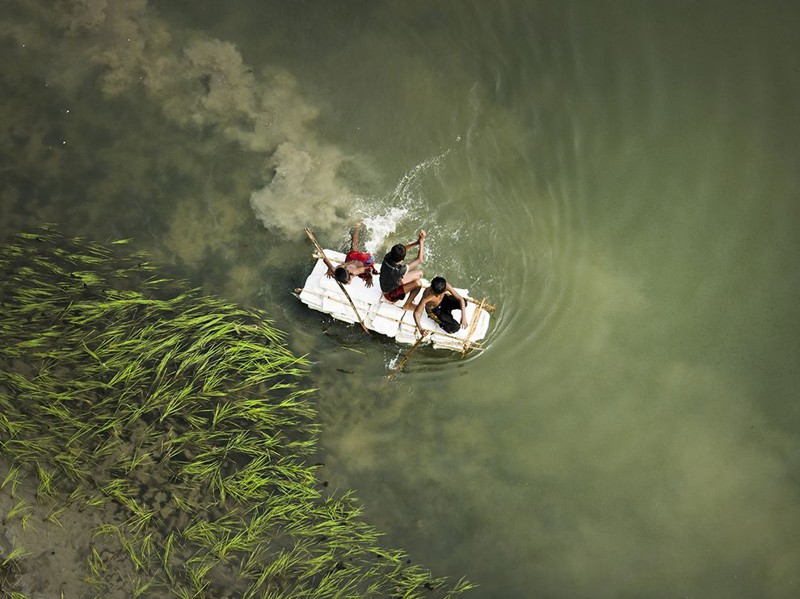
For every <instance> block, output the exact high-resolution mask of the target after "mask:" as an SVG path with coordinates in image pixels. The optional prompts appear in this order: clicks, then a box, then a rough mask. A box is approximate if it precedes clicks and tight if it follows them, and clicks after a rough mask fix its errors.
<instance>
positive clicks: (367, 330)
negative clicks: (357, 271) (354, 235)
mask: <svg viewBox="0 0 800 599" xmlns="http://www.w3.org/2000/svg"><path fill="white" fill-rule="evenodd" d="M303 230H304V231H305V232H306V235H307V236H308V238H309V239H310V240H311V243H313V244H314V246H315V247H316V248H317V251H318V252H319V253H320V255H321V256H324V255H325V250H323V249H322V246H321V245H320V244H319V242H318V241H317V238H316V237H314V234H313V233H312V232H311V229H309V228H308V227H306V228H305V229H303ZM331 275H333V273H331ZM333 280H334V281H336V284H337V285H339V289H341V290H342V292H343V293H344V295H345V297H347V301H348V302H350V305H351V306H352V308H353V312H355V313H356V318H358V324H360V325H361V328H362V329H364V332H365V333H366V334H367V335H369V334H370V333H369V329H367V327H366V325H365V324H364V321H363V320H361V315H360V314H359V313H358V309H357V308H356V305H355V304H354V303H353V299H352V298H351V297H350V294H349V293H347V289H345V288H344V285H342V284H341V283H340V282H339V280H338V279H337V278H336V277H333Z"/></svg>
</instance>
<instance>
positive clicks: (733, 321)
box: [0, 1, 800, 598]
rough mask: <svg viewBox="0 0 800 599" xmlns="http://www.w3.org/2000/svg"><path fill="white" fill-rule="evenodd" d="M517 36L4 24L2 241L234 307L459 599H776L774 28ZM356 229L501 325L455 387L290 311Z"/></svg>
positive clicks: (351, 475)
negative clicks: (119, 262) (466, 580)
mask: <svg viewBox="0 0 800 599" xmlns="http://www.w3.org/2000/svg"><path fill="white" fill-rule="evenodd" d="M527 4H529V3H525V2H501V3H493V4H492V5H491V6H489V5H487V4H485V3H478V2H473V3H469V2H460V3H458V4H456V3H449V2H441V3H436V4H435V5H431V4H430V3H423V2H402V3H400V2H395V3H389V4H386V3H384V4H380V5H373V4H370V3H347V4H346V5H342V6H338V5H337V6H336V7H333V6H331V7H325V8H323V7H321V6H319V5H318V4H317V3H311V2H293V3H271V2H268V3H264V2H248V3H246V6H244V5H242V6H240V7H239V8H237V10H236V11H232V10H229V9H227V8H224V7H222V6H221V5H219V4H218V3H212V2H193V3H186V2H174V3H170V4H169V6H160V5H159V6H156V5H153V6H149V7H148V6H144V5H143V4H142V3H141V2H114V3H106V2H103V1H96V2H90V1H83V2H77V1H76V2H70V3H66V4H65V5H63V6H66V7H67V8H66V9H65V10H63V11H62V10H52V9H51V7H50V5H49V4H48V3H45V2H30V1H27V2H22V1H14V2H11V3H10V4H8V5H7V6H5V7H4V8H3V9H2V10H0V47H2V49H3V53H4V56H5V57H6V60H5V61H4V62H3V66H2V68H1V70H0V78H2V83H3V88H4V90H5V91H4V97H3V100H2V102H0V114H2V117H3V118H2V122H3V126H4V129H5V130H4V135H3V141H2V143H0V157H2V166H1V167H0V168H2V175H1V176H2V188H1V189H0V194H2V196H0V197H1V198H2V199H1V200H0V222H1V223H2V225H0V227H1V228H0V236H2V237H3V238H5V237H7V236H8V235H9V234H10V233H11V232H15V231H18V230H21V229H26V228H29V227H31V226H33V225H35V224H38V223H39V222H41V221H51V222H58V223H61V224H62V226H63V227H64V228H65V229H67V231H68V232H70V233H72V232H80V233H86V234H89V235H91V236H94V237H97V238H106V237H109V236H131V237H134V238H135V240H136V241H135V243H136V244H138V246H139V247H143V248H146V249H148V250H149V251H151V252H153V253H155V254H156V255H157V256H158V257H159V259H161V260H163V261H164V262H166V263H168V264H170V265H173V266H174V268H175V271H176V272H177V273H180V274H181V275H182V276H188V277H190V278H191V279H192V280H193V281H194V282H196V283H197V284H202V285H203V286H204V287H205V288H206V289H207V290H209V291H213V292H216V293H221V294H223V295H225V296H226V297H228V298H231V299H235V300H238V301H243V302H246V303H254V304H258V305H261V306H263V307H266V308H267V309H268V310H269V311H270V312H271V313H273V314H274V315H275V318H276V319H277V320H278V322H279V323H280V324H281V326H283V327H284V328H285V329H287V330H288V331H289V332H290V334H291V338H292V344H293V349H294V350H295V351H297V352H299V353H308V354H309V355H310V357H311V359H312V361H313V362H314V363H315V367H314V380H313V384H314V386H316V387H318V388H319V389H320V391H319V406H320V411H321V416H322V418H323V421H324V427H325V429H324V433H323V436H322V439H321V444H322V448H323V454H324V455H323V456H321V458H320V461H323V462H325V464H326V466H325V467H324V469H323V470H324V471H325V476H327V477H328V479H329V481H330V484H331V486H332V487H334V488H341V489H345V488H354V489H356V490H357V495H358V496H359V497H360V499H361V500H362V501H363V502H364V503H365V504H366V506H367V510H366V513H367V516H368V517H369V518H370V520H371V521H372V522H373V523H375V524H376V525H377V526H378V527H380V528H382V529H383V530H386V531H387V532H388V539H387V542H389V543H392V544H395V545H400V546H404V547H406V548H408V549H409V550H410V551H411V552H412V555H413V556H414V558H415V559H417V560H419V561H420V562H422V563H425V564H426V565H428V566H430V567H431V568H433V569H434V571H436V573H437V574H443V575H451V576H460V575H462V574H466V575H468V576H469V577H470V578H472V579H474V580H476V581H477V582H479V583H480V584H481V588H480V589H479V590H477V591H475V592H474V593H473V595H474V596H476V597H520V598H522V597H531V596H537V597H538V596H541V597H570V598H573V597H598V596H600V597H642V596H647V597H661V596H664V597H674V596H682V595H687V596H697V597H731V596H738V597H793V596H796V595H797V593H798V587H800V575H798V572H797V566H796V564H798V563H800V548H798V544H797V542H796V539H797V538H798V537H800V507H799V506H800V502H799V501H798V499H800V498H799V497H798V483H800V479H799V478H798V476H797V472H798V466H800V444H798V441H797V438H798V436H797V432H798V429H800V408H798V405H797V402H796V401H794V399H795V398H796V395H797V389H798V381H800V378H799V376H798V372H797V368H796V363H797V356H798V349H800V348H798V335H797V327H798V316H800V314H798V307H797V302H796V297H797V295H798V270H797V264H800V251H799V249H800V248H798V239H800V235H798V233H799V232H800V231H798V229H800V226H798V225H799V224H800V223H798V219H797V216H796V210H795V209H794V203H795V198H796V197H797V195H798V191H800V190H799V189H798V183H797V179H796V176H795V173H794V170H795V169H794V157H795V156H796V155H797V152H798V146H797V144H798V142H797V140H798V139H800V135H798V134H800V117H798V114H797V111H796V105H797V100H798V96H799V95H800V93H799V92H800V81H799V80H798V79H799V78H798V74H797V72H796V69H795V68H794V67H793V66H792V63H791V60H790V58H789V57H792V56H795V55H797V53H798V47H797V45H798V44H797V41H796V36H795V32H796V30H797V26H798V24H800V23H798V21H799V20H800V19H799V18H798V14H797V11H796V10H794V9H792V8H791V7H788V5H787V7H773V8H772V10H762V9H761V8H758V7H755V6H751V5H750V3H745V2H733V3H725V4H724V5H721V4H720V5H719V6H718V5H717V4H718V3H715V2H711V1H707V2H701V3H695V4H693V5H692V6H683V5H666V6H660V5H657V4H656V3H639V4H636V5H635V6H623V5H618V6H613V7H612V6H608V5H603V6H601V5H597V4H596V3H588V2H572V3H567V4H551V5H547V6H538V7H532V6H527ZM722 8H724V11H723V10H721V9H722ZM360 219H364V220H366V221H367V223H368V224H369V225H370V226H371V233H372V239H371V243H372V244H373V249H374V250H375V252H376V253H379V252H380V248H381V245H382V243H381V241H383V243H384V244H385V243H388V242H389V241H390V240H391V241H392V242H393V241H394V240H396V239H397V238H399V239H405V238H407V239H412V238H413V236H414V234H415V232H416V230H417V229H419V228H425V229H426V230H427V231H428V233H429V240H430V250H431V252H430V258H429V260H428V261H427V264H426V273H427V274H428V275H434V274H444V275H445V276H447V277H448V278H449V279H452V280H453V281H454V282H457V283H458V284H459V285H463V286H465V287H468V288H469V289H470V291H471V292H472V294H473V295H477V296H483V295H487V296H488V297H489V298H490V300H491V301H492V303H494V304H495V305H497V306H498V307H499V310H498V312H497V313H496V315H495V318H494V321H493V327H492V334H491V336H490V338H489V339H488V343H487V344H486V345H487V349H486V350H485V351H484V352H483V353H482V354H481V355H478V356H473V357H471V358H469V359H468V360H466V361H461V362H459V361H457V360H456V359H455V358H454V357H453V356H451V355H444V356H443V355H442V354H440V353H437V352H433V351H430V350H421V351H419V352H417V353H416V354H415V355H414V358H413V360H412V361H411V362H410V363H409V366H408V368H407V372H406V373H405V374H403V375H402V376H400V377H397V378H396V379H394V380H387V379H386V377H385V373H386V365H387V364H388V363H390V362H391V360H393V359H396V357H397V355H398V351H399V350H398V348H397V347H396V346H394V345H393V344H391V343H390V342H389V341H388V340H384V339H378V338H368V337H366V336H365V335H363V334H362V333H361V332H360V330H358V329H356V328H354V327H351V328H348V327H344V326H343V325H341V324H340V323H334V322H331V321H329V320H326V318H325V316H324V315H321V314H317V313H313V312H311V311H309V310H307V309H305V308H304V307H303V306H301V305H299V302H297V301H296V300H295V299H294V298H293V297H292V296H291V295H290V293H289V291H290V290H291V289H293V288H294V287H296V286H297V285H298V284H300V283H301V282H302V280H303V278H304V276H305V274H306V271H307V269H308V268H309V267H310V263H311V260H310V255H309V253H310V249H309V247H308V245H307V244H306V243H305V241H304V240H303V239H302V236H301V228H302V227H303V226H311V227H312V228H314V229H316V230H317V231H318V233H319V234H320V236H321V238H322V239H324V240H325V242H326V243H325V244H326V245H329V246H335V247H343V246H344V245H345V244H346V243H347V224H348V223H350V222H352V221H354V220H360ZM393 220H394V222H392V221H393ZM399 239H398V240H399Z"/></svg>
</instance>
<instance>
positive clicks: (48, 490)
mask: <svg viewBox="0 0 800 599" xmlns="http://www.w3.org/2000/svg"><path fill="white" fill-rule="evenodd" d="M36 471H37V473H38V474H39V486H38V487H37V488H36V496H37V497H52V496H53V495H54V494H55V489H54V488H53V473H52V472H49V471H48V470H46V469H45V468H43V467H42V466H41V464H39V463H37V464H36Z"/></svg>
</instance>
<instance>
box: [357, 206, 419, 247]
mask: <svg viewBox="0 0 800 599" xmlns="http://www.w3.org/2000/svg"><path fill="white" fill-rule="evenodd" d="M406 216H408V208H403V207H398V206H393V207H391V208H388V209H387V210H386V211H384V212H382V213H378V214H375V213H373V214H371V215H370V216H368V217H365V218H364V226H365V227H366V228H367V231H369V238H368V239H365V240H364V246H365V247H366V249H367V251H368V252H370V253H371V254H373V255H377V254H378V253H379V252H380V251H381V250H384V251H385V249H386V243H385V242H386V239H387V238H388V237H389V235H391V234H393V233H394V232H395V231H396V230H397V223H399V222H400V221H402V220H403V219H404V218H405V217H406Z"/></svg>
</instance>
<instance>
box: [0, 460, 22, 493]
mask: <svg viewBox="0 0 800 599" xmlns="http://www.w3.org/2000/svg"><path fill="white" fill-rule="evenodd" d="M20 477H21V475H20V470H19V466H17V465H16V464H13V465H12V466H11V467H10V468H9V469H8V472H6V475H5V477H4V478H3V481H2V482H0V490H2V489H5V488H6V486H7V485H11V496H12V497H15V496H16V491H17V485H19V482H20Z"/></svg>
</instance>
